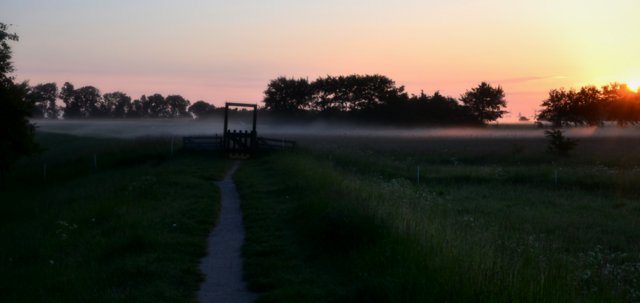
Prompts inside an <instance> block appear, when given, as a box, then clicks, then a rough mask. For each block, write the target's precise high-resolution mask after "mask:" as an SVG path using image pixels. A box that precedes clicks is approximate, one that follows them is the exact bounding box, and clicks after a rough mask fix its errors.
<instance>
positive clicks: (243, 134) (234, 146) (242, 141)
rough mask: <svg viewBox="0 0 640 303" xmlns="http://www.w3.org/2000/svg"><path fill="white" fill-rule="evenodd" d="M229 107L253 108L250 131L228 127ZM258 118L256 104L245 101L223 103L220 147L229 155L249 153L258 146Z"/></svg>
mask: <svg viewBox="0 0 640 303" xmlns="http://www.w3.org/2000/svg"><path fill="white" fill-rule="evenodd" d="M229 107H250V108H252V109H253V123H252V127H251V132H249V131H247V130H230V129H229ZM257 119H258V105H257V104H247V103H230V102H227V103H225V105H224V130H223V135H222V148H223V149H224V150H225V151H226V152H228V153H229V154H230V155H251V154H253V153H254V152H255V151H256V149H257V148H258V140H257V139H258V133H257V132H256V122H257Z"/></svg>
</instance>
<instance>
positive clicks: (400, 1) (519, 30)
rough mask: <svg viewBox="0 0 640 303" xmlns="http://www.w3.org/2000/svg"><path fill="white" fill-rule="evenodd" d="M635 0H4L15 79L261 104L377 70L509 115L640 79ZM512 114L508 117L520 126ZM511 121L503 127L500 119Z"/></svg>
mask: <svg viewBox="0 0 640 303" xmlns="http://www.w3.org/2000/svg"><path fill="white" fill-rule="evenodd" d="M639 13H640V1H638V0H555V1H551V0H536V1H519V0H447V1H431V0H394V1H381V0H341V1H338V0H323V1H304V0H269V1H265V0H234V1H230V0H229V1H221V0H181V1H163V0H104V1H98V0H55V1H54V0H50V1H45V0H42V1H33V0H2V1H1V2H0V22H3V23H6V24H11V27H10V31H12V32H16V33H17V34H18V35H19V36H20V41H19V42H17V43H13V44H12V48H13V51H14V55H13V61H14V65H15V67H16V72H15V76H16V78H17V79H18V80H29V82H30V83H31V84H32V85H33V84H37V83H46V82H56V83H58V85H59V86H62V84H63V83H64V82H65V81H69V82H71V83H73V84H74V85H75V86H76V87H80V86H84V85H93V86H95V87H97V88H99V89H100V90H101V92H103V93H106V92H113V91H123V92H125V93H127V94H129V95H131V96H132V97H133V98H138V97H139V96H140V95H142V94H147V95H149V94H153V93H161V94H163V95H168V94H180V95H182V96H184V97H186V98H187V99H189V100H191V102H195V101H197V100H205V101H207V102H209V103H212V104H215V105H218V106H219V105H223V104H224V102H246V103H260V102H261V101H262V99H263V92H264V90H265V89H266V86H267V84H268V83H269V80H271V79H275V78H277V77H280V76H286V77H294V78H308V79H309V80H314V79H316V78H318V77H324V76H327V75H333V76H338V75H348V74H381V75H385V76H388V77H390V78H391V79H393V80H394V81H395V82H396V84H397V85H403V86H405V89H406V91H407V92H409V93H413V94H419V93H420V91H421V90H424V92H425V93H427V94H433V93H434V92H435V91H440V92H441V93H443V94H445V95H449V96H452V97H456V98H457V97H459V96H460V95H461V94H463V93H464V92H465V91H466V90H469V89H471V88H472V87H474V86H477V85H478V84H479V83H480V82H482V81H486V82H489V83H491V84H492V85H496V86H497V85H500V86H502V87H503V89H504V90H505V93H506V100H507V104H508V107H507V110H508V111H510V112H511V115H510V117H511V118H514V117H517V115H518V114H522V115H524V116H532V115H533V114H534V111H535V110H537V109H539V108H540V103H541V102H542V100H544V99H545V98H546V97H547V96H548V92H549V90H551V89H554V88H561V87H565V88H579V87H581V86H584V85H597V86H601V85H605V84H608V83H611V82H622V83H625V82H635V83H637V82H638V81H640V39H639V38H638V37H640V34H639V33H638V31H639V30H640V18H639V17H638V14H639ZM514 119H515V118H514ZM507 120H508V118H507Z"/></svg>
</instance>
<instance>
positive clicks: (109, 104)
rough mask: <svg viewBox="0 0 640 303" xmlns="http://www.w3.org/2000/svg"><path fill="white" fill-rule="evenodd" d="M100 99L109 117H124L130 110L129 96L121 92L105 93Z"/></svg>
mask: <svg viewBox="0 0 640 303" xmlns="http://www.w3.org/2000/svg"><path fill="white" fill-rule="evenodd" d="M102 100H103V102H104V106H105V107H106V109H107V112H108V115H109V117H111V118H125V117H126V116H127V114H128V113H129V112H130V111H131V97H129V96H128V95H127V94H125V93H123V92H113V93H106V94H104V95H103V96H102Z"/></svg>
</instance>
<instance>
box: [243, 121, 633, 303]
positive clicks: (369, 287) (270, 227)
mask: <svg viewBox="0 0 640 303" xmlns="http://www.w3.org/2000/svg"><path fill="white" fill-rule="evenodd" d="M627 131H634V130H627ZM540 132H542V131H540ZM305 138H306V139H305ZM299 139H300V140H301V142H300V143H301V145H302V146H304V147H303V148H302V149H301V150H298V151H297V152H293V153H288V154H278V155H272V156H268V157H265V158H263V159H260V160H257V161H249V162H247V163H245V165H243V166H242V167H241V169H240V171H239V172H238V175H237V178H236V179H237V182H238V183H239V185H238V186H239V190H240V192H241V197H242V200H243V209H244V211H245V224H246V225H247V233H248V234H247V244H246V247H245V256H246V258H247V261H246V262H247V268H246V271H247V278H248V281H249V285H250V287H252V288H253V289H254V290H258V291H262V292H263V293H264V295H263V297H261V300H260V302H636V301H640V292H639V290H640V280H639V279H640V254H639V253H638V252H639V251H640V244H639V243H640V229H639V227H640V220H639V218H640V217H639V215H640V200H638V197H639V195H640V189H639V188H640V186H639V185H640V184H639V182H640V181H638V180H640V179H639V177H640V166H639V165H640V156H639V155H640V153H639V151H640V142H638V140H637V138H635V137H634V136H618V137H616V136H593V137H588V136H583V137H581V138H580V139H579V143H578V147H577V149H576V150H574V151H573V152H572V155H571V156H569V157H560V156H556V155H552V154H549V153H547V152H546V151H545V149H546V143H547V142H546V140H545V139H544V138H543V137H542V136H538V137H535V136H525V137H517V136H504V137H500V136H499V137H490V138H487V137H464V136H458V137H454V136H449V137H447V136H443V137H430V138H423V137H388V138H380V137H375V136H350V135H344V136H320V135H319V136H315V137H309V136H307V137H300V138H299ZM418 170H420V177H418Z"/></svg>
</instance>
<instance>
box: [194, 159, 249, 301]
mask: <svg viewBox="0 0 640 303" xmlns="http://www.w3.org/2000/svg"><path fill="white" fill-rule="evenodd" d="M239 165H240V162H239V161H236V162H235V163H234V164H233V167H231V169H230V170H229V171H228V172H227V175H226V176H225V177H224V180H222V181H221V182H218V183H217V184H218V187H220V192H221V195H222V199H221V202H220V203H221V205H220V220H219V221H218V225H217V226H216V227H215V228H214V230H213V232H212V233H211V234H210V235H209V238H208V240H207V242H208V244H207V252H208V255H207V256H206V257H204V259H202V261H201V264H200V270H201V271H202V273H203V274H204V275H205V280H204V282H203V283H202V285H200V290H199V291H198V301H200V302H201V303H211V302H216V303H221V302H234V303H241V302H253V301H254V300H255V299H256V298H257V295H255V294H254V293H251V292H249V291H248V290H247V287H246V285H245V283H244V280H243V279H242V256H241V247H242V243H243V241H244V226H243V225H242V212H241V210H240V198H239V196H238V191H237V190H236V185H235V183H234V182H233V179H232V177H233V173H235V171H236V170H237V169H238V166H239Z"/></svg>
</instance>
